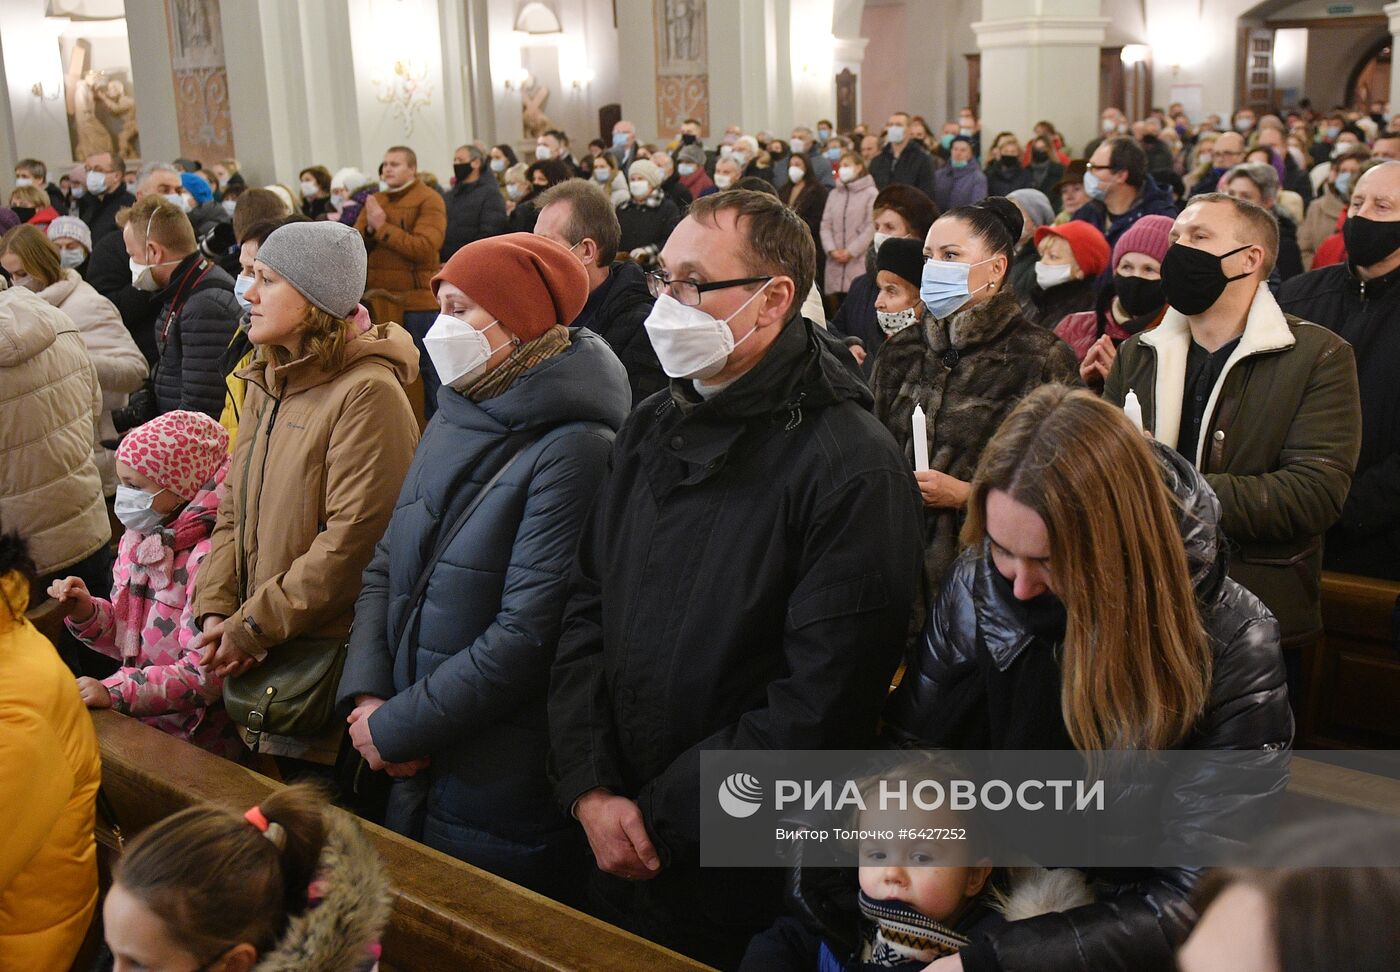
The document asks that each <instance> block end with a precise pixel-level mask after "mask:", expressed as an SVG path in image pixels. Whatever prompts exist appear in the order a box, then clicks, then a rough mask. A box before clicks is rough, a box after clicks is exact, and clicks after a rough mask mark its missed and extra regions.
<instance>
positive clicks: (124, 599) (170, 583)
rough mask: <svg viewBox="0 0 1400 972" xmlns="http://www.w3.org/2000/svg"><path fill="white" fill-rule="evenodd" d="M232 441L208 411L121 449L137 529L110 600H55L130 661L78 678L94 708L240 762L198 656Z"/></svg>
mask: <svg viewBox="0 0 1400 972" xmlns="http://www.w3.org/2000/svg"><path fill="white" fill-rule="evenodd" d="M227 467H228V432H227V431H225V429H224V427H223V426H222V425H220V424H219V423H218V422H216V421H215V420H214V419H212V418H210V417H209V416H207V415H205V414H203V413H201V412H184V411H176V412H167V413H166V414H164V415H161V416H158V417H156V418H154V419H152V420H151V421H149V422H147V423H146V424H145V425H142V426H139V427H137V428H135V429H132V430H131V431H130V432H128V433H127V435H126V437H125V438H123V439H122V442H121V445H120V446H119V447H118V448H117V457H116V469H117V478H118V480H119V481H120V485H119V486H118V487H117V503H116V513H117V516H118V518H120V520H121V521H122V524H123V525H124V526H125V527H126V533H125V534H123V536H122V539H121V545H120V547H119V549H118V552H117V562H116V565H115V567H114V568H113V572H112V597H111V600H107V599H105V598H99V597H93V596H92V595H91V594H90V593H89V592H88V589H87V585H86V584H84V583H83V581H82V579H81V578H78V577H65V578H63V579H61V580H56V581H54V582H53V584H52V585H51V586H50V588H49V596H50V597H53V598H55V599H57V600H58V601H59V603H60V605H61V606H62V607H63V608H64V611H65V613H66V615H67V622H66V623H67V625H68V630H69V631H71V632H72V633H73V635H74V636H75V637H76V638H78V640H80V641H82V642H83V643H84V644H86V645H87V646H88V647H90V648H93V649H95V650H97V651H100V652H102V653H103V654H104V655H109V656H111V657H113V658H118V659H120V660H121V667H120V668H118V669H117V671H116V672H115V673H113V674H112V675H110V676H108V677H107V678H105V679H102V680H101V681H99V680H97V679H94V678H88V677H86V676H84V677H81V678H79V679H78V691H79V693H80V694H81V695H82V697H83V701H84V702H86V703H87V705H88V707H89V708H93V709H107V708H112V709H116V710H117V711H118V712H121V713H123V714H125V715H130V716H135V717H136V718H139V719H140V720H141V721H142V722H144V723H146V724H147V725H151V726H155V727H156V728H157V729H160V730H162V731H164V732H168V733H170V734H171V735H173V736H177V737H179V738H181V739H186V740H188V741H190V742H193V743H195V744H196V745H199V746H202V747H204V748H205V749H208V750H210V751H211V752H215V753H218V754H219V755H221V756H227V757H229V758H231V759H238V758H241V756H242V753H243V752H244V747H243V745H242V743H241V742H240V741H239V739H238V737H237V736H236V735H235V734H234V731H233V726H232V723H230V721H229V719H228V717H227V716H226V715H225V714H224V710H223V703H222V699H221V692H222V682H221V680H220V679H218V678H217V677H216V676H214V675H213V674H212V673H211V672H210V671H209V670H208V669H204V668H201V667H200V666H199V652H198V651H197V650H190V649H189V648H188V645H189V642H190V639H192V638H193V637H194V635H195V634H196V633H197V631H198V627H197V625H196V624H195V619H194V617H193V613H192V612H193V603H194V583H195V576H196V574H197V573H198V571H199V566H200V564H201V563H202V562H203V560H204V558H205V556H206V555H207V554H208V553H209V550H210V546H211V541H210V536H211V534H212V533H213V530H214V520H215V517H216V515H217V513H218V509H219V502H220V501H221V500H222V498H223V496H224V474H225V472H226V470H227Z"/></svg>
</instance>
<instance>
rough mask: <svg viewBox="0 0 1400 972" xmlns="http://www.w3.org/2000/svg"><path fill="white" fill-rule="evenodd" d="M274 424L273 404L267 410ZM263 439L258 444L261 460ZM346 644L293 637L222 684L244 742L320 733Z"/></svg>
mask: <svg viewBox="0 0 1400 972" xmlns="http://www.w3.org/2000/svg"><path fill="white" fill-rule="evenodd" d="M266 413H267V404H266V403H264V405H263V410H262V412H260V413H259V414H258V424H257V425H256V426H255V427H254V430H253V445H252V448H251V449H249V450H248V462H247V465H245V466H244V467H243V484H242V489H240V490H239V496H238V500H239V502H238V522H237V526H236V528H235V535H236V538H237V540H236V546H237V552H238V556H237V559H236V561H235V569H236V570H237V572H238V603H239V604H240V605H241V604H243V603H245V602H246V601H247V600H248V593H247V589H246V578H247V563H246V560H245V556H244V550H243V524H244V516H245V514H246V512H247V508H248V507H247V503H248V475H249V471H250V470H251V469H252V466H253V455H254V454H255V453H256V452H257V448H258V438H259V433H261V432H262V427H263V416H264V415H266ZM273 420H274V421H275V420H276V406H275V405H274V406H273ZM270 437H271V431H270V430H269V432H268V434H267V436H265V438H268V439H269V441H268V442H267V443H266V444H265V445H264V447H263V449H264V456H263V461H264V463H265V462H266V459H267V457H266V450H267V449H268V448H270V447H271V445H272V443H271V441H270ZM345 652H346V642H345V640H344V639H342V638H293V639H291V640H290V641H285V642H283V643H282V644H280V645H275V646H273V647H272V648H269V649H268V652H267V657H266V658H264V659H263V661H262V662H261V663H259V664H257V665H254V666H253V667H252V668H250V669H249V670H248V671H246V672H244V673H243V674H242V675H236V676H234V677H233V678H228V679H225V680H224V710H225V711H226V712H227V713H228V715H229V718H230V719H232V720H233V721H234V723H235V724H236V725H238V726H239V728H241V729H242V730H243V734H244V741H245V742H246V743H247V744H248V746H249V747H250V748H251V749H252V750H253V752H255V753H256V752H257V751H258V746H259V744H260V743H261V742H262V736H263V733H270V734H272V735H274V736H312V735H315V734H316V733H318V732H321V731H322V730H324V729H325V728H326V727H327V726H329V725H330V724H331V721H332V719H334V717H335V692H336V689H337V688H338V687H339V685H340V672H341V669H342V668H344V667H345Z"/></svg>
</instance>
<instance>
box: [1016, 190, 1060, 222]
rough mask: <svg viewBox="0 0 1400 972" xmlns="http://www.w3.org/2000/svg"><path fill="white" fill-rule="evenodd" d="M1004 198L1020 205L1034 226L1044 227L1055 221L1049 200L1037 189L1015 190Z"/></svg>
mask: <svg viewBox="0 0 1400 972" xmlns="http://www.w3.org/2000/svg"><path fill="white" fill-rule="evenodd" d="M1006 198H1007V199H1010V200H1011V201H1012V202H1015V203H1020V204H1021V208H1022V209H1024V210H1025V211H1026V213H1027V214H1028V215H1029V216H1030V218H1031V222H1032V223H1034V224H1035V225H1036V226H1045V225H1048V224H1049V223H1053V222H1054V221H1055V207H1053V206H1051V205H1050V200H1049V199H1048V198H1047V197H1046V195H1045V193H1043V192H1041V191H1040V190H1039V189H1017V190H1016V191H1015V192H1008V193H1007V194H1006Z"/></svg>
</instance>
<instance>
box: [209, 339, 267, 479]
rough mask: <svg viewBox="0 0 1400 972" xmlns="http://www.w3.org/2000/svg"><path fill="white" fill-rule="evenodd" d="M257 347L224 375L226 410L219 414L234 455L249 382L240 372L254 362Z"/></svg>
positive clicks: (230, 449) (229, 450)
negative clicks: (240, 375)
mask: <svg viewBox="0 0 1400 972" xmlns="http://www.w3.org/2000/svg"><path fill="white" fill-rule="evenodd" d="M257 353H258V352H257V349H256V348H254V349H253V350H252V351H249V352H248V353H247V354H245V355H244V356H243V357H242V358H240V359H239V360H238V365H237V367H235V368H234V369H233V370H232V371H230V372H229V373H228V374H227V375H225V376H224V387H225V391H224V410H223V412H221V413H220V414H219V424H220V425H222V426H223V427H224V429H225V431H227V432H228V454H229V455H233V447H234V446H235V445H236V444H237V442H238V423H239V421H240V420H241V419H242V416H243V399H244V398H245V397H246V396H247V394H248V382H247V380H246V379H243V378H240V377H238V372H240V371H242V370H243V369H244V368H246V367H248V366H249V365H250V364H252V363H253V355H255V354H257Z"/></svg>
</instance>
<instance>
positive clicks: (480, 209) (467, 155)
mask: <svg viewBox="0 0 1400 972" xmlns="http://www.w3.org/2000/svg"><path fill="white" fill-rule="evenodd" d="M485 167H486V156H485V155H484V154H483V153H482V151H481V149H479V148H477V147H476V146H475V145H463V146H461V147H459V148H458V149H457V151H456V152H453V153H452V174H453V175H454V176H455V177H456V179H457V184H456V185H454V186H453V187H452V188H451V189H450V190H449V191H448V193H447V196H446V200H447V235H446V236H444V237H443V240H442V252H441V254H440V255H441V257H442V260H443V262H444V263H445V262H446V261H447V260H449V259H451V257H452V254H454V253H456V252H457V251H458V250H460V249H461V248H462V247H464V246H466V245H467V244H468V243H474V242H476V241H477V240H481V239H485V238H486V237H488V236H496V235H498V234H500V233H504V232H505V231H506V201H505V197H503V196H502V195H501V190H500V188H499V187H498V186H497V185H496V180H495V179H491V178H488V179H483V178H482V177H481V173H482V172H483V171H484V170H485Z"/></svg>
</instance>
